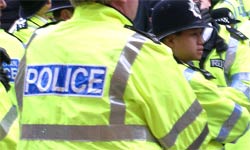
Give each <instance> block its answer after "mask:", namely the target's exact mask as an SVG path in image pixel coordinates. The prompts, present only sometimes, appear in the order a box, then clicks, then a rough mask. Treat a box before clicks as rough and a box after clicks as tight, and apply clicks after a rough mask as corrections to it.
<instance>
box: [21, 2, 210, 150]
mask: <svg viewBox="0 0 250 150" xmlns="http://www.w3.org/2000/svg"><path fill="white" fill-rule="evenodd" d="M72 4H73V6H75V7H76V8H75V12H74V15H73V16H72V18H71V19H70V20H68V21H65V22H60V23H59V24H56V25H51V26H48V27H46V28H43V29H42V28H41V29H39V30H37V31H36V34H35V35H34V36H33V38H32V40H31V42H30V44H29V46H28V48H27V51H26V52H27V53H26V55H25V59H23V61H22V63H21V66H23V67H21V69H20V72H19V73H18V76H17V79H16V81H17V82H16V85H19V87H22V88H24V89H23V90H22V89H18V90H17V91H18V93H17V96H18V99H19V100H20V103H19V106H20V108H21V110H22V112H21V127H22V131H21V141H20V142H19V145H18V148H19V150H22V149H23V150H33V149H36V150H44V149H61V150H64V149H65V150H66V149H72V148H73V149H74V150H82V149H102V150H104V149H124V150H125V149H144V150H147V149H157V150H158V149H162V148H165V149H168V148H169V149H177V150H183V149H199V148H200V147H201V146H205V145H206V144H207V143H208V141H209V140H210V135H209V133H208V127H207V122H206V121H205V120H206V119H207V118H206V113H205V112H204V110H203V109H202V107H201V105H200V104H199V103H198V101H197V100H195V99H196V97H195V95H194V93H193V92H192V89H191V88H190V86H189V85H188V83H187V82H186V81H185V79H184V77H183V75H182V74H181V72H180V71H179V70H177V69H176V68H177V63H176V62H175V60H174V59H173V57H172V52H171V50H170V49H168V48H167V47H166V46H164V45H161V44H160V43H159V41H158V40H156V39H155V38H154V37H151V36H149V35H148V34H147V33H143V32H140V33H137V32H135V31H133V30H134V28H133V27H132V22H131V20H133V19H134V18H135V15H136V12H137V6H138V0H129V1H123V0H93V1H90V0H87V1H85V0H82V1H79V0H72ZM48 32H49V34H47V33H48ZM65 35H67V36H65ZM25 70H27V71H26V73H25V72H24V71H25ZM24 73H25V78H22V77H23V75H24ZM20 79H23V80H22V81H21V80H20ZM22 83H24V85H22Z"/></svg>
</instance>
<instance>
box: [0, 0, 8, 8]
mask: <svg viewBox="0 0 250 150" xmlns="http://www.w3.org/2000/svg"><path fill="white" fill-rule="evenodd" d="M6 6H7V5H6V2H5V0H0V9H4V8H6Z"/></svg>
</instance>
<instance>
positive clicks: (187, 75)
mask: <svg viewBox="0 0 250 150" xmlns="http://www.w3.org/2000/svg"><path fill="white" fill-rule="evenodd" d="M194 74H195V71H194V70H192V69H190V68H186V69H185V70H184V77H185V78H186V80H187V81H190V80H191V79H192V78H193V75H194Z"/></svg>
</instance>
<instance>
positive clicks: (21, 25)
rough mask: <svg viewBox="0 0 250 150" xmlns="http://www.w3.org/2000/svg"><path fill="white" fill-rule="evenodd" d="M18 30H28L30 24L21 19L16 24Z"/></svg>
mask: <svg viewBox="0 0 250 150" xmlns="http://www.w3.org/2000/svg"><path fill="white" fill-rule="evenodd" d="M15 25H16V30H17V31H19V30H21V29H26V28H28V23H27V20H26V19H23V18H20V19H18V20H17V21H16V22H15Z"/></svg>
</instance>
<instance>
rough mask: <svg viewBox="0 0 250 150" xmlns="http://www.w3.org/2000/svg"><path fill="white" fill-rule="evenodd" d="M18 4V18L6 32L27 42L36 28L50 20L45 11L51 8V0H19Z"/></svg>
mask: <svg viewBox="0 0 250 150" xmlns="http://www.w3.org/2000/svg"><path fill="white" fill-rule="evenodd" d="M20 6H21V7H20V8H21V9H20V14H19V15H20V18H19V19H18V20H17V21H15V22H14V24H13V25H12V26H11V27H10V29H9V31H8V32H9V33H11V34H13V35H14V36H16V37H17V38H19V39H20V40H21V41H22V42H23V43H24V44H27V43H28V41H29V39H30V37H31V35H32V34H33V32H34V31H35V30H36V29H37V28H39V27H40V26H43V25H45V24H46V23H48V22H50V20H49V19H48V17H47V16H46V13H47V11H48V10H49V9H50V8H51V0H20Z"/></svg>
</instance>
